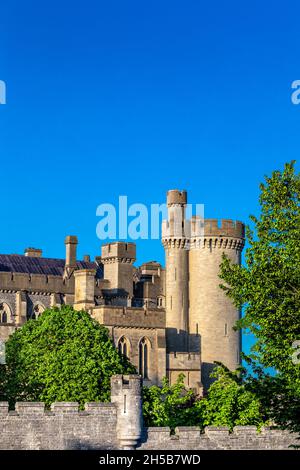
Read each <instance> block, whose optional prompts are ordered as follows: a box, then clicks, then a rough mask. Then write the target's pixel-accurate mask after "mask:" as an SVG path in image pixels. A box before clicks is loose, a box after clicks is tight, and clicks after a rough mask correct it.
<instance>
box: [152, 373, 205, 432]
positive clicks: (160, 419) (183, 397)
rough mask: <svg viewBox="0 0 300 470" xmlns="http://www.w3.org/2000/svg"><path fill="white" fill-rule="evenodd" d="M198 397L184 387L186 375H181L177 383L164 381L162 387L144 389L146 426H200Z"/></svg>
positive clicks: (153, 386)
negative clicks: (195, 404) (195, 405)
mask: <svg viewBox="0 0 300 470" xmlns="http://www.w3.org/2000/svg"><path fill="white" fill-rule="evenodd" d="M195 401H196V395H195V394H194V392H193V390H191V389H187V388H186V387H185V386H184V374H180V375H179V377H178V379H177V381H176V383H175V384H173V385H170V384H169V381H168V379H167V378H164V379H163V383H162V387H158V386H156V385H152V386H151V387H143V415H144V422H145V425H146V426H168V427H170V428H171V429H172V430H174V429H175V428H176V426H193V425H199V426H200V422H199V416H198V415H199V414H198V412H197V410H196V408H195V407H194V403H195Z"/></svg>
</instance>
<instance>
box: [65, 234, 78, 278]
mask: <svg viewBox="0 0 300 470" xmlns="http://www.w3.org/2000/svg"><path fill="white" fill-rule="evenodd" d="M77 244H78V240H77V237H75V236H73V235H68V236H67V237H66V239H65V245H66V264H65V273H64V278H69V277H70V276H71V275H72V274H73V271H74V270H75V269H76V266H77V263H76V251H77Z"/></svg>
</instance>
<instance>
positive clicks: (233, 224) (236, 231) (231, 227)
mask: <svg viewBox="0 0 300 470" xmlns="http://www.w3.org/2000/svg"><path fill="white" fill-rule="evenodd" d="M204 236H213V237H234V238H245V225H244V224H243V222H240V221H238V220H231V219H222V220H221V221H218V219H204Z"/></svg>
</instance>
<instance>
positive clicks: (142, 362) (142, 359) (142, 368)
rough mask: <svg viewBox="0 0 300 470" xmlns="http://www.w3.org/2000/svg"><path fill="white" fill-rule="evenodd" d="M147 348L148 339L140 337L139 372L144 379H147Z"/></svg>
mask: <svg viewBox="0 0 300 470" xmlns="http://www.w3.org/2000/svg"><path fill="white" fill-rule="evenodd" d="M149 350H150V343H149V340H148V339H147V338H142V339H141V341H140V344H139V374H140V375H141V376H142V377H143V378H144V379H148V373H149V371H148V364H149Z"/></svg>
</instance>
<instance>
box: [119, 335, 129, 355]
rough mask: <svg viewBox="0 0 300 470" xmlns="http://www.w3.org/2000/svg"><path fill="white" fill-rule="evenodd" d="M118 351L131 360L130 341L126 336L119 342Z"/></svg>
mask: <svg viewBox="0 0 300 470" xmlns="http://www.w3.org/2000/svg"><path fill="white" fill-rule="evenodd" d="M118 350H119V353H120V354H123V355H124V356H126V357H128V358H129V341H128V339H127V338H125V336H122V337H121V338H120V339H119V341H118Z"/></svg>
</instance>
